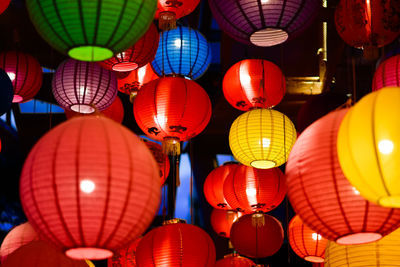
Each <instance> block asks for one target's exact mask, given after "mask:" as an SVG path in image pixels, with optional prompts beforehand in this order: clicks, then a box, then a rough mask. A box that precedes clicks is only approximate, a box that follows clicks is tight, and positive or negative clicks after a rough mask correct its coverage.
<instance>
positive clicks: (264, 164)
mask: <svg viewBox="0 0 400 267" xmlns="http://www.w3.org/2000/svg"><path fill="white" fill-rule="evenodd" d="M250 165H251V166H252V167H254V168H256V169H270V168H274V167H275V166H276V163H275V162H273V161H271V160H254V161H252V162H251V163H250Z"/></svg>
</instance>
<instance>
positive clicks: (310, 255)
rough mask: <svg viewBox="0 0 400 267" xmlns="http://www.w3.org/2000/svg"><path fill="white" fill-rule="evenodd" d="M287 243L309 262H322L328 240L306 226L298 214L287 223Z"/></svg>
mask: <svg viewBox="0 0 400 267" xmlns="http://www.w3.org/2000/svg"><path fill="white" fill-rule="evenodd" d="M288 237H289V244H290V246H291V247H292V249H293V251H294V252H295V253H296V254H297V255H298V256H299V257H301V258H302V259H305V260H306V261H311V262H324V253H325V247H326V244H327V243H328V240H327V239H325V238H323V237H322V236H321V235H319V234H318V233H316V232H314V231H313V230H311V229H310V228H308V227H307V226H306V225H305V224H304V223H303V221H302V220H301V219H300V216H298V215H296V216H294V217H293V219H292V220H291V221H290V223H289V229H288Z"/></svg>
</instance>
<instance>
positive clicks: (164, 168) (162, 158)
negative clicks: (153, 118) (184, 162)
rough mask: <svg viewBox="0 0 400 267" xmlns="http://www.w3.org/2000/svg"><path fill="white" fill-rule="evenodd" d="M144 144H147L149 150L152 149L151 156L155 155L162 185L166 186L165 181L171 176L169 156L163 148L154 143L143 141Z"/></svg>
mask: <svg viewBox="0 0 400 267" xmlns="http://www.w3.org/2000/svg"><path fill="white" fill-rule="evenodd" d="M143 141H144V143H145V144H146V146H147V148H148V149H150V152H151V154H153V156H154V159H155V160H156V162H157V164H158V168H159V171H160V172H159V173H160V181H161V184H164V182H165V180H166V179H167V177H168V174H169V168H170V166H169V165H170V164H169V159H168V156H167V155H165V154H164V153H163V152H162V147H161V146H160V145H159V144H157V143H154V142H150V141H147V140H146V139H143Z"/></svg>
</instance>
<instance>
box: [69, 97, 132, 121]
mask: <svg viewBox="0 0 400 267" xmlns="http://www.w3.org/2000/svg"><path fill="white" fill-rule="evenodd" d="M64 112H65V116H66V117H67V119H70V118H73V117H76V116H86V115H89V116H91V115H93V113H89V114H87V113H79V112H75V111H72V110H68V109H64ZM100 113H101V114H103V115H104V116H106V117H108V118H110V119H113V120H115V121H116V122H119V123H122V121H123V119H124V106H123V105H122V102H121V99H120V98H119V97H118V96H117V97H116V98H115V100H114V102H113V103H112V104H111V105H110V106H109V107H108V108H106V109H105V110H103V111H101V112H100Z"/></svg>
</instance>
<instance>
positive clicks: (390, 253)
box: [324, 230, 400, 267]
mask: <svg viewBox="0 0 400 267" xmlns="http://www.w3.org/2000/svg"><path fill="white" fill-rule="evenodd" d="M324 266H325V267H366V266H381V267H399V266H400V230H396V231H394V232H393V233H391V234H389V235H387V236H385V237H384V238H382V239H381V240H379V241H377V242H373V243H369V244H363V245H352V246H341V245H338V244H336V243H335V242H331V241H329V242H328V245H327V247H326V250H325V265H324Z"/></svg>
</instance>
